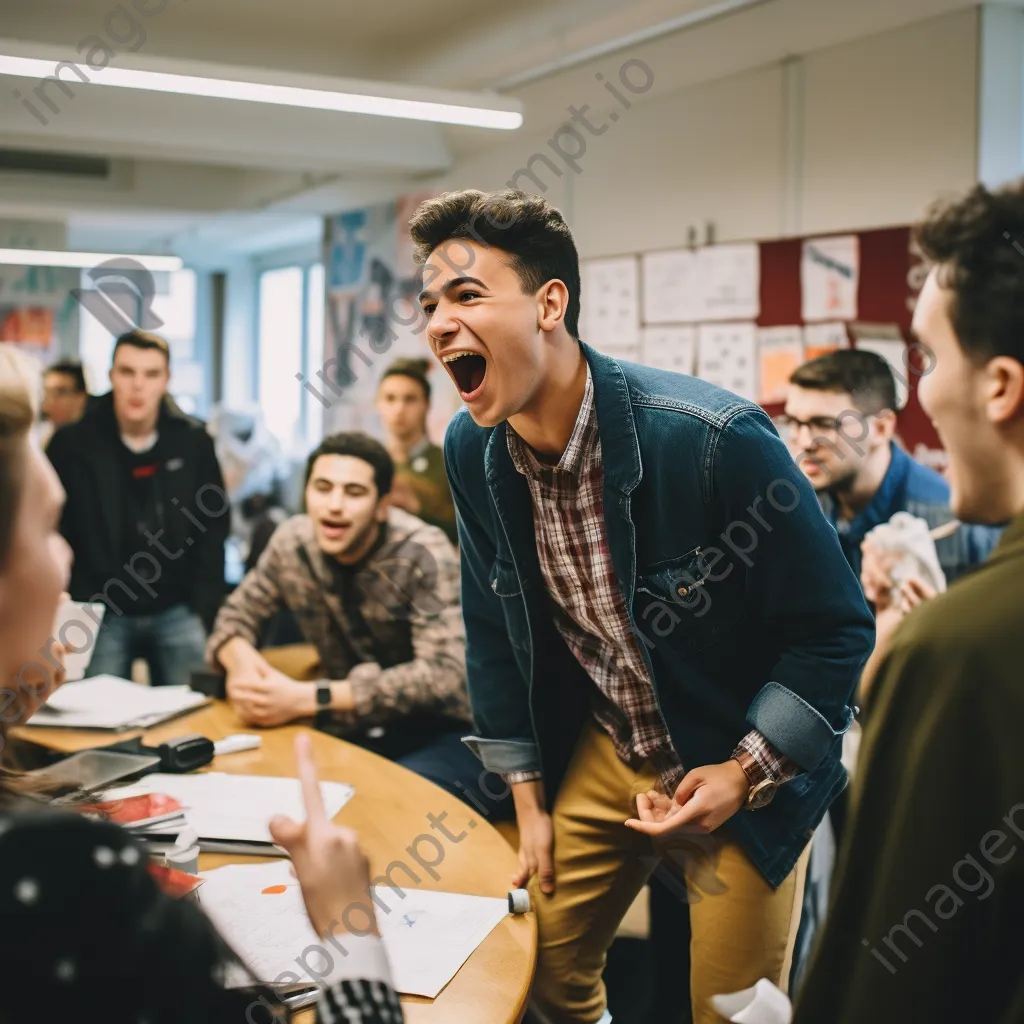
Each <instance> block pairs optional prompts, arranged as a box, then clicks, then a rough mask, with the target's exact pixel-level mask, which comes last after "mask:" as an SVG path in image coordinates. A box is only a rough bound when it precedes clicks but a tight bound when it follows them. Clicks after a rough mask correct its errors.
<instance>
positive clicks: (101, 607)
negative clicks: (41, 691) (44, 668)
mask: <svg viewBox="0 0 1024 1024" xmlns="http://www.w3.org/2000/svg"><path fill="white" fill-rule="evenodd" d="M106 610H107V606H106V605H105V604H103V603H102V602H100V601H92V602H79V601H65V602H64V603H63V604H62V605H61V606H60V608H59V609H58V610H57V621H56V622H55V623H54V626H53V636H54V639H55V640H57V641H59V642H60V643H62V644H64V645H65V647H67V648H74V650H68V651H66V652H65V654H64V669H65V671H66V672H67V679H68V682H74V681H75V680H78V679H81V678H82V677H83V676H84V675H85V670H86V669H87V668H88V667H89V662H90V661H92V652H93V651H94V650H95V649H96V637H97V636H99V632H100V627H101V626H102V624H103V615H104V613H105V612H106Z"/></svg>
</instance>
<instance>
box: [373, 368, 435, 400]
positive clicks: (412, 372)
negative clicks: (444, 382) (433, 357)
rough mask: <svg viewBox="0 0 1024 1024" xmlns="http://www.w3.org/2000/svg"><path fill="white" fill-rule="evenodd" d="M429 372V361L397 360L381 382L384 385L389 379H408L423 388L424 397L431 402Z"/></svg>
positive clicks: (382, 376) (385, 372) (386, 371)
mask: <svg viewBox="0 0 1024 1024" xmlns="http://www.w3.org/2000/svg"><path fill="white" fill-rule="evenodd" d="M429 370H430V362H429V360H427V359H396V360H395V361H394V362H393V363H391V365H390V366H388V368H387V369H386V370H385V371H384V373H383V374H382V375H381V378H380V382H381V384H383V383H384V381H386V380H387V379H388V377H408V378H409V379H410V380H414V381H416V383H417V384H419V386H420V387H421V388H423V397H424V398H426V400H427V401H428V402H429V401H430V381H429V380H428V379H427V373H428V371H429Z"/></svg>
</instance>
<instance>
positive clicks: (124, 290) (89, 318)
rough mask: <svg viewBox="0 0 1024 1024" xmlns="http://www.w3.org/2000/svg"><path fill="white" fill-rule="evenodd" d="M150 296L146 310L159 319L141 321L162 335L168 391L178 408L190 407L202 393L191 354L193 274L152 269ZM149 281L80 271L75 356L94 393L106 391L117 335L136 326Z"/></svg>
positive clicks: (193, 332) (200, 376) (193, 405)
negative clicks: (166, 350)
mask: <svg viewBox="0 0 1024 1024" xmlns="http://www.w3.org/2000/svg"><path fill="white" fill-rule="evenodd" d="M152 282H153V290H154V293H153V298H152V301H151V302H150V305H149V309H150V312H151V313H152V315H153V316H154V317H155V318H156V319H157V320H159V321H160V323H159V325H156V324H153V321H151V320H149V321H147V323H146V324H145V325H143V326H146V327H150V325H151V324H153V326H152V327H151V328H150V329H152V330H153V332H154V333H155V334H159V335H160V336H161V337H163V338H166V339H167V342H168V344H169V345H170V347H171V373H172V380H171V388H170V390H171V393H172V394H173V395H174V396H175V398H176V399H177V400H178V402H179V404H180V405H181V406H182V408H184V409H186V411H190V410H191V409H193V408H195V403H196V399H198V398H199V397H201V395H202V389H203V376H204V375H203V373H202V372H201V371H200V368H199V367H198V366H197V364H195V363H194V361H193V360H194V358H195V334H196V274H195V271H194V270H177V271H175V272H174V273H170V274H153V275H152ZM148 284H149V282H148V281H147V280H145V279H144V278H140V279H139V280H137V281H136V282H135V283H134V284H133V283H131V282H129V281H128V280H126V279H124V278H121V277H117V276H115V275H112V274H107V275H105V276H104V277H101V278H98V279H95V278H93V277H92V276H91V275H90V274H89V272H88V271H82V276H81V282H80V286H81V289H82V293H83V294H82V299H81V303H80V304H81V307H82V309H81V311H80V314H79V333H78V349H79V358H80V359H81V360H82V364H83V365H84V367H85V379H86V383H87V384H88V385H89V389H90V390H91V391H92V392H93V393H101V392H104V391H106V390H107V387H108V385H107V380H108V373H109V371H110V363H111V359H112V357H113V352H114V342H115V341H116V340H117V338H118V336H119V335H121V334H123V333H125V332H126V331H129V330H131V329H132V328H133V327H135V326H138V325H139V322H140V319H141V317H142V312H143V310H142V297H143V295H144V292H143V290H142V289H144V288H147V286H148Z"/></svg>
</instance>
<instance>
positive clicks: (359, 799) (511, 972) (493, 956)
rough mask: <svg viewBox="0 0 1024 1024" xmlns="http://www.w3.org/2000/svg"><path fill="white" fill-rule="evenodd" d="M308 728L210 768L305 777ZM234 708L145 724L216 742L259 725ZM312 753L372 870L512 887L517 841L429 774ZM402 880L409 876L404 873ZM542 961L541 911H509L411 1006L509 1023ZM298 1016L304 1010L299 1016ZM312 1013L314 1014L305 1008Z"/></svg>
mask: <svg viewBox="0 0 1024 1024" xmlns="http://www.w3.org/2000/svg"><path fill="white" fill-rule="evenodd" d="M301 728H303V727H300V726H284V727H282V728H279V729H266V730H261V732H260V735H262V737H263V745H262V746H261V747H260V748H259V749H258V750H247V751H243V752H242V753H239V754H226V755H224V756H222V757H215V758H214V760H213V763H212V764H211V765H210V768H209V770H211V771H220V772H236V773H240V774H248V775H283V776H290V777H293V778H294V777H295V776H296V770H295V756H294V742H295V736H296V735H297V734H298V732H299V731H300V729H301ZM251 731H253V730H251V729H249V728H247V727H245V726H244V725H243V724H242V723H241V722H240V721H239V720H238V718H237V717H236V716H235V714H234V712H233V711H232V710H231V708H230V706H229V705H227V704H225V703H223V702H219V701H217V702H214V703H213V704H212V705H210V706H209V707H205V708H202V709H200V710H199V711H196V712H193V713H192V714H189V715H186V716H183V717H181V718H176V719H174V720H173V721H170V722H167V723H165V724H164V725H161V726H158V727H157V728H155V729H150V730H148V731H147V732H146V734H145V737H146V743H147V744H153V743H159V742H162V741H163V740H166V739H169V738H171V737H173V736H181V735H184V734H186V733H192V732H198V733H202V734H203V735H204V736H208V737H209V738H210V739H212V740H219V739H223V738H224V737H225V736H230V735H232V734H233V733H237V732H251ZM12 735H13V737H15V738H17V739H18V740H19V741H28V742H33V743H37V744H40V745H42V746H45V747H49V748H50V749H54V750H62V751H74V750H85V749H89V748H91V747H97V746H104V745H106V744H108V743H113V742H116V741H118V740H122V739H127V738H128V737H129V736H137V735H140V734H139V733H138V732H136V733H130V734H121V735H116V736H113V735H109V734H106V733H96V732H86V731H81V732H79V731H71V730H66V729H33V728H31V727H20V728H18V729H15V730H12ZM310 736H311V738H312V741H313V755H314V758H315V759H316V765H317V769H318V770H319V773H320V778H321V779H323V780H324V781H335V782H348V783H350V784H351V785H352V786H354V787H355V796H353V797H352V799H351V800H350V801H349V802H348V803H347V804H346V805H345V806H344V807H343V808H342V809H341V811H340V812H339V813H338V815H337V817H336V818H335V821H337V822H339V823H340V824H345V825H349V826H351V827H352V828H354V829H356V830H357V831H358V832H359V835H360V838H361V840H362V843H363V846H364V848H365V849H366V852H367V854H368V856H369V858H370V865H371V869H372V874H373V875H374V876H376V875H377V874H379V873H381V872H383V871H385V870H386V869H387V867H388V865H390V864H391V863H392V862H393V861H395V860H400V861H403V862H404V863H406V864H408V865H409V867H410V868H411V869H412V870H413V871H415V873H416V874H417V875H418V876H419V877H420V879H421V887H422V888H425V889H437V890H443V891H446V892H458V893H468V894H470V895H474V896H500V897H504V896H505V895H506V893H507V892H508V890H509V888H510V885H511V882H510V879H511V877H512V875H513V873H514V872H515V871H516V869H517V867H518V860H517V858H516V855H515V853H514V851H513V850H512V848H511V847H510V846H509V845H508V843H507V842H506V841H505V840H504V839H503V838H502V837H501V836H500V835H499V834H498V832H497V831H496V830H495V829H494V828H493V827H492V826H491V825H489V824H488V823H487V822H486V821H485V820H483V819H482V818H481V817H480V815H478V814H476V813H475V811H474V810H473V808H472V807H471V806H470V805H468V804H465V803H463V802H462V801H460V800H457V799H456V798H455V797H453V796H450V795H449V794H448V793H446V792H445V791H444V790H443V789H440V788H438V787H437V786H435V785H434V784H433V783H431V782H428V781H427V780H426V779H422V778H420V777H419V776H418V775H415V774H413V773H412V772H410V771H407V770H406V769H404V768H402V767H400V766H399V765H397V764H394V763H393V762H391V761H387V760H385V759H384V758H381V757H378V756H377V755H376V754H371V753H370V752H368V751H366V750H363V749H362V748H360V747H357V746H354V745H353V744H351V743H346V742H344V741H343V740H339V739H336V738H335V737H333V736H328V735H327V734H325V733H322V732H317V731H316V730H310ZM445 812H447V813H448V817H447V818H446V819H444V825H445V827H446V828H447V829H448V830H449V831H450V832H451V833H452V835H454V836H458V835H461V834H462V833H463V832H466V835H465V837H464V838H463V839H462V840H461V841H459V842H458V843H454V842H448V841H446V840H445V839H444V837H443V835H441V834H440V833H439V832H438V831H437V830H432V829H431V828H430V823H429V821H428V820H427V815H428V814H434V815H435V816H440V815H442V814H443V813H445ZM421 835H427V836H435V837H437V838H438V839H439V841H440V842H441V844H442V846H443V851H444V852H443V858H442V856H441V854H440V853H438V852H437V849H436V847H435V846H434V845H433V844H432V843H429V842H427V841H426V840H423V841H422V842H421V843H420V845H419V847H418V850H419V852H420V854H421V856H422V858H423V860H425V861H427V862H428V863H429V862H430V861H432V860H437V861H438V863H437V865H436V867H434V869H433V870H434V873H435V874H436V875H438V878H437V879H434V878H432V877H431V876H430V875H429V874H427V872H426V871H425V870H423V869H422V868H421V866H420V865H419V864H417V863H416V861H415V859H414V858H413V856H412V854H411V853H410V852H409V850H410V847H414V845H415V844H416V841H417V837H419V836H421ZM265 859H267V858H256V857H240V856H229V855H225V854H203V855H202V857H201V858H200V867H201V869H202V870H204V871H205V870H209V869H210V868H214V867H220V866H221V865H223V864H229V863H258V862H259V861H261V860H265ZM394 877H395V879H396V880H399V879H406V880H408V876H407V875H406V874H405V873H404V872H402V871H397V872H396V874H395V876H394ZM536 959H537V926H536V921H535V919H534V915H533V914H532V913H531V914H526V915H523V916H517V917H512V916H511V915H510V916H509V917H507V918H505V920H504V921H502V923H501V924H499V925H498V927H497V928H495V929H494V930H493V931H492V932H491V933H490V935H488V937H487V938H486V939H485V940H484V941H483V943H482V944H481V945H480V946H479V948H478V949H477V950H476V952H475V953H473V955H472V956H471V957H470V958H469V960H467V961H466V963H465V964H464V965H463V967H462V969H461V970H460V971H459V972H458V974H456V975H455V977H454V978H453V979H452V980H451V982H450V983H449V984H448V986H447V987H446V988H445V989H444V990H443V991H442V992H441V993H440V995H438V997H437V998H436V999H425V998H422V997H419V996H403V997H402V1007H403V1010H404V1011H405V1019H406V1021H407V1022H409V1024H442V1022H443V1024H454V1022H456V1021H457V1022H458V1024H502V1022H514V1021H519V1020H521V1019H522V1016H523V1013H524V1012H525V1009H526V1000H527V994H528V992H529V989H530V984H531V982H532V980H533V969H534V965H535V963H536ZM298 1019H299V1020H302V1019H303V1017H302V1016H299V1017H298ZM305 1019H308V1020H311V1019H312V1015H311V1014H309V1015H305Z"/></svg>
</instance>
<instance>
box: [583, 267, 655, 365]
mask: <svg viewBox="0 0 1024 1024" xmlns="http://www.w3.org/2000/svg"><path fill="white" fill-rule="evenodd" d="M582 276H583V282H582V284H583V289H582V295H581V308H580V319H581V321H582V323H581V327H580V335H581V337H582V339H583V340H584V341H585V342H586V343H587V344H588V345H591V346H593V347H594V348H596V349H597V350H598V351H599V352H603V353H605V354H606V355H610V356H615V357H616V358H619V359H636V358H637V357H638V356H639V354H640V295H639V284H640V282H639V277H640V272H639V263H638V261H637V258H636V257H635V256H624V257H621V258H615V259H606V260H588V261H587V262H585V263H584V264H583V275H582Z"/></svg>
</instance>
